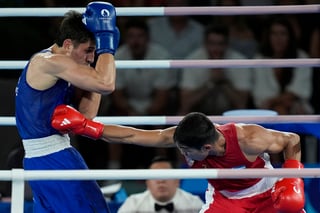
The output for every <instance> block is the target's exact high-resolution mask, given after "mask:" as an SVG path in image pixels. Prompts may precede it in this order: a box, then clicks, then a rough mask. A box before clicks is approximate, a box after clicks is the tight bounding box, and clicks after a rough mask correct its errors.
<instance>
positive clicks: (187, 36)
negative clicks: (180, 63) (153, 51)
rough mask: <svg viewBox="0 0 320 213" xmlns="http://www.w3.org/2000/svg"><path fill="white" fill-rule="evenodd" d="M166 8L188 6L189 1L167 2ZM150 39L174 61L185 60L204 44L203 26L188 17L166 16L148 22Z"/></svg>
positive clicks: (171, 0) (176, 0) (175, 0)
mask: <svg viewBox="0 0 320 213" xmlns="http://www.w3.org/2000/svg"><path fill="white" fill-rule="evenodd" d="M166 6H168V7H175V6H180V7H183V6H188V1H187V0H167V1H166ZM148 25H149V28H150V38H151V41H152V42H156V43H158V44H160V45H161V46H163V47H164V48H166V49H167V51H168V52H169V53H170V58H172V59H184V58H185V57H186V56H187V55H189V54H190V52H192V51H193V50H195V49H197V48H198V47H200V46H201V44H202V39H203V37H202V35H203V26H202V25H201V24H199V23H198V22H196V21H194V20H193V19H191V18H190V17H188V16H164V17H155V18H151V19H149V21H148Z"/></svg>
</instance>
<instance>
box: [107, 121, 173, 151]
mask: <svg viewBox="0 0 320 213" xmlns="http://www.w3.org/2000/svg"><path fill="white" fill-rule="evenodd" d="M174 130H175V127H169V128H166V129H156V130H143V129H137V128H133V127H127V126H120V125H105V126H104V131H103V134H102V137H101V139H102V140H104V141H107V142H111V143H127V144H135V145H140V146H153V147H173V146H175V145H174V142H173V133H174Z"/></svg>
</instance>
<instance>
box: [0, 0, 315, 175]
mask: <svg viewBox="0 0 320 213" xmlns="http://www.w3.org/2000/svg"><path fill="white" fill-rule="evenodd" d="M88 2H89V1H85V0H83V1H71V0H70V1H67V0H64V1H59V0H16V1H12V0H10V1H8V0H0V7H84V6H85V5H86V4H87V3H88ZM110 2H111V3H112V4H114V6H115V7H136V6H148V7H149V6H150V7H151V6H253V5H261V6H263V5H288V4H319V3H320V2H319V1H317V0H315V1H308V0H304V1H303V0H301V1H299V0H296V1H294V0H292V1H284V0H278V1H272V0H264V1H246V0H243V1H240V0H239V1H236V0H234V1H232V0H224V1H219V0H216V1H215V0H212V1H209V0H206V1H187V0H168V1H166V0H153V1H150V0H148V1H146V0H131V1H110ZM59 19H60V18H59V17H54V18H52V17H51V18H50V17H48V18H42V17H41V18H35V17H30V18H25V17H23V18H21V17H18V18H17V17H15V18H13V17H10V18H0V25H1V26H2V27H1V28H2V29H5V30H2V32H1V35H2V41H3V43H2V50H3V51H1V52H0V58H1V60H27V59H28V58H29V57H31V54H33V53H34V52H37V51H39V50H41V49H43V48H46V47H47V46H48V45H50V44H51V43H52V39H53V37H54V33H55V32H56V29H57V27H58V23H59ZM318 20H319V14H283V15H281V14H280V15H241V16H240V15H239V16H231V15H228V16H166V17H138V18H137V17H127V16H122V17H118V19H117V22H118V23H117V25H118V26H119V29H120V32H121V41H120V46H119V49H118V51H117V52H116V55H115V58H116V59H117V60H157V59H160V60H166V59H167V60H169V59H287V58H320V44H319V38H320V36H319V21H318ZM22 38H23V39H22ZM20 72H21V70H1V74H0V81H1V87H2V86H4V87H6V89H1V99H2V100H4V101H3V103H2V104H1V111H0V113H1V116H13V115H14V87H15V85H16V81H17V78H18V76H19V74H20ZM319 80H320V70H319V67H317V68H316V67H310V68H307V67H303V68H295V67H287V68H274V69H272V68H255V69H244V68H243V69H236V68H229V69H221V68H219V69H216V68H214V69H198V68H192V69H164V70H161V69H134V70H132V69H130V70H125V69H123V70H121V69H119V70H118V71H117V81H116V91H115V92H114V93H113V94H111V95H109V96H104V97H103V100H102V103H101V106H100V113H99V115H101V116H133V115H135V116H142V115H143V116H144V115H145V116H151V115H184V114H186V113H188V112H191V111H201V112H204V113H206V114H208V115H222V113H223V112H224V111H227V110H231V109H270V110H274V111H276V112H277V113H278V114H279V115H289V114H290V115H298V114H319V112H320V106H319V104H320V101H319V100H320V97H319V91H320V89H319V83H318V82H319ZM7 128H8V129H7ZM7 128H5V127H1V129H4V130H3V131H2V130H1V135H2V144H1V146H2V147H5V148H3V149H2V152H1V153H0V155H1V159H0V164H3V165H1V169H5V168H6V166H5V162H6V159H7V157H8V156H9V154H8V153H10V151H12V150H14V149H15V148H16V147H19V145H21V144H20V143H21V142H20V139H19V137H18V134H17V132H16V130H15V129H14V128H13V129H12V128H11V127H7ZM145 128H158V126H157V127H155V126H145ZM8 133H10V134H8ZM302 138H303V139H304V135H302ZM74 143H75V144H76V147H78V149H79V151H80V152H81V154H82V155H83V157H84V158H85V160H86V161H87V164H88V166H89V167H90V168H91V169H104V168H125V169H132V168H145V167H146V165H145V163H146V162H149V161H150V159H151V158H152V157H153V156H154V155H157V154H166V155H168V156H169V157H170V158H172V159H173V160H174V161H175V162H176V163H177V164H180V163H181V159H180V156H179V154H178V153H177V152H176V150H175V149H155V148H145V147H137V146H131V145H124V146H123V145H110V144H107V143H104V142H101V141H92V140H90V139H88V138H83V137H75V138H74ZM306 145H307V144H304V146H306ZM314 151H316V150H314ZM305 154H306V153H305ZM317 158H318V159H316V161H319V156H317ZM303 159H304V158H303Z"/></svg>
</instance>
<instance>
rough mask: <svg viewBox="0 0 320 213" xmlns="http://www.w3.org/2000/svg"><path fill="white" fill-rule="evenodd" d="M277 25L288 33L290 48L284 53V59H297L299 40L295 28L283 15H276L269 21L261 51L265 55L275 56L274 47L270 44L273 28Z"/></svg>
mask: <svg viewBox="0 0 320 213" xmlns="http://www.w3.org/2000/svg"><path fill="white" fill-rule="evenodd" d="M275 24H279V25H281V26H283V27H284V28H286V30H287V31H288V38H289V40H288V47H287V50H286V52H285V53H284V56H283V58H296V57H297V39H296V35H295V32H294V30H293V27H292V25H291V23H290V22H289V20H288V19H287V18H286V17H285V16H282V15H275V16H272V17H271V18H270V19H269V22H268V23H267V27H266V29H265V33H264V38H263V39H262V44H261V48H260V51H261V53H262V54H263V55H265V56H268V57H271V56H272V55H273V50H272V45H271V44H270V35H271V27H272V26H273V25H275Z"/></svg>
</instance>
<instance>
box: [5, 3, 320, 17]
mask: <svg viewBox="0 0 320 213" xmlns="http://www.w3.org/2000/svg"><path fill="white" fill-rule="evenodd" d="M84 9H85V8H83V7H69V8H66V7H47V8H0V17H58V16H63V15H64V13H65V12H67V11H68V10H76V11H79V12H84ZM319 12H320V5H319V4H312V5H278V6H269V5H264V6H241V7H238V6H228V7H222V6H221V7H220V6H219V7H216V6H208V7H117V8H116V13H117V15H118V16H177V15H263V14H292V13H296V14H298V13H319Z"/></svg>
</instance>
